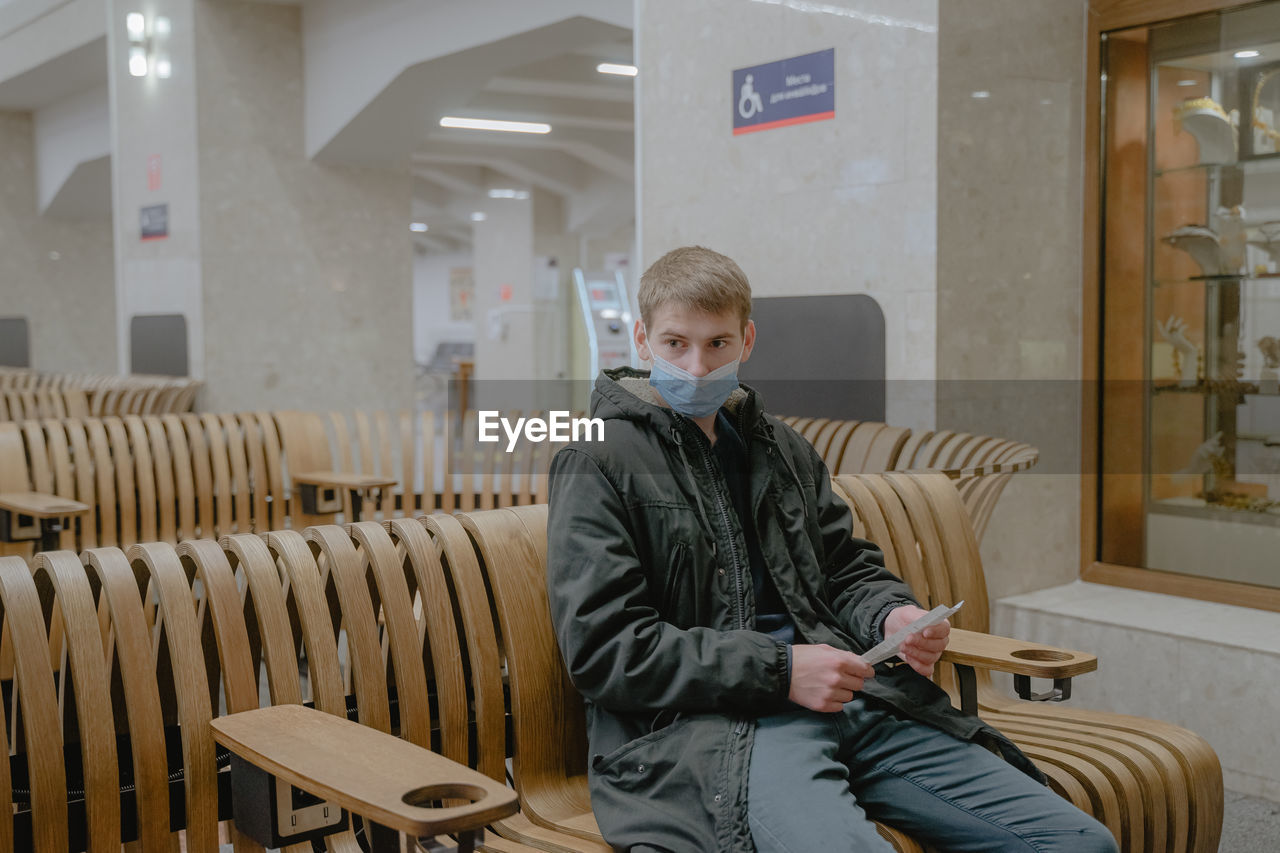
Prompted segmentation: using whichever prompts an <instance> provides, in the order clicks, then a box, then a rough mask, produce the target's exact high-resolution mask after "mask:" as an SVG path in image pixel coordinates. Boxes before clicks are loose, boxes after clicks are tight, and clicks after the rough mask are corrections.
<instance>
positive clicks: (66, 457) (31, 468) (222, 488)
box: [0, 412, 289, 550]
mask: <svg viewBox="0 0 1280 853" xmlns="http://www.w3.org/2000/svg"><path fill="white" fill-rule="evenodd" d="M0 457H3V459H4V461H5V464H4V465H3V472H4V473H3V474H0V477H3V478H4V482H6V483H8V485H6V486H5V488H6V489H12V490H21V491H26V490H33V491H37V492H44V493H47V494H55V495H58V496H60V497H65V498H69V499H72V500H76V501H80V502H81V503H84V504H87V505H88V506H89V507H90V513H89V514H88V515H86V516H84V517H82V518H81V519H80V521H79V524H78V533H77V532H76V530H75V529H68V530H66V531H63V533H62V535H61V547H64V548H68V549H71V550H82V549H84V548H93V547H99V546H102V545H119V546H122V547H128V546H129V545H132V544H134V543H135V542H151V541H161V542H169V543H171V544H176V543H177V542H179V541H181V540H183V539H186V538H194V537H197V536H204V537H217V536H220V535H227V534H231V533H237V532H249V531H258V532H263V531H266V530H270V529H277V528H281V527H284V526H286V522H287V519H288V517H289V515H288V512H289V500H288V494H287V492H286V490H285V478H284V474H283V470H282V464H281V460H282V452H281V447H280V440H279V437H278V435H277V432H276V427H275V423H274V421H273V420H272V419H271V417H270V416H269V415H267V414H265V413H256V412H244V413H239V414H224V415H213V414H205V415H194V414H184V415H172V414H170V415H147V416H138V415H126V416H125V417H123V418H117V417H105V418H60V419H52V418H51V419H46V420H42V421H36V420H27V421H23V422H21V423H18V424H0ZM24 481H25V482H24Z"/></svg>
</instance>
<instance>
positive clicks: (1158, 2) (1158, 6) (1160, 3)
mask: <svg viewBox="0 0 1280 853" xmlns="http://www.w3.org/2000/svg"><path fill="white" fill-rule="evenodd" d="M1252 5H1256V2H1243V3H1242V2H1240V0H1090V3H1089V10H1088V19H1089V20H1088V25H1089V26H1088V36H1087V38H1088V43H1087V45H1086V49H1087V62H1088V69H1087V74H1086V78H1085V169H1084V179H1085V188H1084V189H1085V206H1084V211H1085V222H1084V266H1083V269H1084V282H1083V294H1084V304H1083V306H1082V313H1081V319H1082V326H1083V334H1084V341H1083V343H1084V346H1083V348H1082V352H1083V364H1082V370H1083V373H1082V375H1083V376H1084V377H1086V381H1089V380H1097V383H1096V386H1095V387H1096V388H1097V393H1092V394H1085V395H1083V398H1082V406H1081V439H1082V441H1081V472H1080V473H1081V484H1080V500H1081V504H1080V519H1081V523H1080V561H1081V565H1080V577H1081V579H1082V580H1085V581H1089V582H1092V583H1102V584H1110V585H1112V586H1122V587H1128V588H1130V589H1139V590H1147V591H1151V592H1163V593H1168V594H1171V595H1178V596H1183V597H1186V598H1194V599H1199V600H1201V601H1213V602H1219V603H1223V604H1235V605H1242V606H1246V607H1253V608H1257V609H1262V610H1272V611H1277V612H1280V589H1273V588H1270V587H1263V586H1255V585H1252V584H1243V583H1236V582H1232V581H1222V580H1214V579H1211V578H1200V577H1195V576H1192V575H1183V574H1177V573H1173V572H1163V571H1158V570H1155V569H1145V568H1140V567H1138V566H1134V565H1117V564H1114V563H1103V562H1101V561H1099V559H1098V556H1099V553H1100V551H1099V546H1100V538H1099V537H1100V534H1101V531H1100V515H1101V513H1102V512H1104V511H1107V510H1108V509H1109V508H1108V507H1106V506H1105V505H1104V504H1103V500H1104V496H1103V495H1102V494H1101V489H1100V486H1101V481H1100V474H1099V470H1098V465H1099V461H1100V458H1101V453H1100V451H1101V446H1102V445H1101V443H1102V441H1103V439H1104V436H1103V434H1102V428H1101V423H1100V421H1099V416H1100V412H1101V391H1102V387H1103V386H1102V384H1101V383H1102V382H1104V381H1105V380H1107V379H1108V378H1111V379H1120V378H1126V379H1127V378H1129V376H1130V375H1132V374H1133V371H1134V370H1135V368H1136V371H1137V372H1136V376H1137V377H1138V378H1144V373H1143V371H1144V361H1143V358H1144V357H1143V353H1142V351H1141V347H1142V346H1144V340H1145V339H1144V335H1143V329H1142V324H1143V323H1144V322H1145V320H1144V316H1145V308H1144V306H1143V305H1141V304H1140V305H1138V306H1136V309H1137V310H1132V309H1133V308H1134V306H1124V305H1113V306H1112V307H1113V308H1115V309H1116V310H1117V312H1118V313H1123V316H1130V317H1133V318H1134V322H1136V323H1137V324H1138V328H1137V333H1136V334H1135V335H1133V336H1131V337H1132V338H1133V339H1134V340H1135V341H1136V342H1137V345H1136V346H1135V347H1133V348H1127V349H1126V351H1121V352H1108V357H1107V361H1106V364H1105V365H1104V363H1103V360H1102V358H1101V353H1102V343H1103V341H1102V305H1101V299H1102V297H1103V293H1102V276H1103V271H1104V268H1107V267H1111V266H1112V265H1115V264H1124V263H1125V262H1126V259H1123V258H1117V257H1115V256H1114V253H1113V256H1111V257H1106V258H1104V257H1103V254H1102V240H1101V237H1102V233H1101V226H1102V221H1103V216H1102V213H1103V211H1102V204H1103V203H1104V197H1103V192H1102V190H1103V186H1102V181H1103V179H1104V175H1103V169H1102V157H1103V146H1104V141H1103V138H1102V132H1103V127H1102V86H1101V72H1102V53H1101V43H1102V39H1101V37H1102V34H1103V33H1106V32H1113V31H1116V30H1123V29H1129V28H1133V27H1140V26H1149V25H1152V24H1157V23H1161V22H1163V21H1169V20H1173V19H1176V18H1185V17H1190V16H1193V15H1202V14H1207V13H1211V12H1222V11H1226V10H1230V9H1239V8H1243V7H1246V6H1252ZM1141 120H1142V123H1143V127H1144V128H1145V124H1146V114H1145V111H1142V118H1141ZM1144 152H1145V147H1144ZM1144 156H1145V155H1144ZM1143 174H1144V181H1145V167H1144V172H1143ZM1138 198H1139V199H1140V200H1141V202H1142V203H1143V205H1144V206H1145V203H1146V189H1145V183H1144V186H1143V189H1142V191H1141V192H1140V194H1139V195H1138ZM1141 221H1142V222H1143V223H1144V226H1143V227H1144V228H1145V215H1144V216H1143V217H1141ZM1139 245H1143V252H1144V253H1145V252H1146V251H1147V249H1146V247H1145V231H1144V232H1143V237H1142V242H1141V243H1139ZM1131 261H1132V259H1130V260H1129V262H1131ZM1135 358H1136V359H1137V361H1136V363H1135V361H1134V359H1135ZM1104 367H1105V369H1106V373H1105V374H1104V372H1103V370H1104ZM1142 405H1143V402H1142V400H1141V396H1140V395H1137V400H1136V402H1131V403H1129V404H1126V405H1125V406H1124V407H1122V409H1121V411H1120V412H1119V413H1118V414H1119V416H1120V417H1121V418H1122V419H1124V421H1125V422H1126V423H1128V426H1127V427H1122V429H1127V430H1129V431H1132V430H1133V429H1134V428H1135V427H1136V429H1138V430H1139V436H1140V431H1141V429H1142V418H1143V417H1144V416H1143V413H1142V412H1141V410H1140V407H1141V406H1142ZM1134 406H1137V407H1139V408H1138V409H1137V410H1135V409H1134V408H1133V407H1134ZM1113 408H1114V407H1113ZM1112 414H1113V415H1114V414H1116V413H1114V412H1113V413H1112ZM1135 416H1136V417H1137V419H1138V420H1137V423H1136V425H1135V424H1134V423H1132V420H1133V418H1134V417H1135ZM1130 449H1131V448H1130ZM1112 476H1120V477H1127V478H1131V479H1132V482H1128V483H1124V482H1117V483H1112V484H1111V486H1110V488H1111V489H1115V488H1116V487H1117V486H1118V487H1119V488H1121V489H1129V490H1132V489H1134V488H1137V489H1141V488H1142V485H1141V478H1142V475H1137V474H1135V475H1112ZM1110 493H1111V492H1110V491H1109V494H1110ZM1120 511H1123V510H1122V509H1121V510H1120ZM1139 522H1140V519H1139Z"/></svg>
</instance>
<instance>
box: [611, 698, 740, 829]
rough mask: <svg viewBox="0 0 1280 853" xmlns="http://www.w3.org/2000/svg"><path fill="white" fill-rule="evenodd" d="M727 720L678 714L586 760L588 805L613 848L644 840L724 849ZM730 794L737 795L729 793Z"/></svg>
mask: <svg viewBox="0 0 1280 853" xmlns="http://www.w3.org/2000/svg"><path fill="white" fill-rule="evenodd" d="M728 725H729V724H728V722H727V721H726V720H725V718H724V717H720V716H718V715H711V714H681V715H680V716H678V717H677V718H676V719H675V720H674V721H673V722H672V723H670V724H669V725H667V726H665V727H663V728H661V729H658V730H657V731H653V732H650V733H648V734H646V735H642V736H640V737H638V738H636V739H635V740H632V741H629V742H628V743H626V744H624V745H623V746H621V747H619V748H618V749H615V750H613V751H612V752H610V753H608V754H607V755H597V756H595V757H594V758H593V759H592V762H591V773H590V783H591V806H592V810H593V811H594V812H595V816H596V820H597V822H598V824H599V826H600V830H601V832H602V833H603V834H604V837H605V840H606V841H608V842H609V843H610V844H611V845H613V846H614V847H615V848H621V849H624V850H625V849H628V848H630V847H632V846H633V845H636V844H647V845H650V846H654V847H658V848H660V849H665V850H674V851H679V853H693V851H697V853H702V851H708V850H722V849H724V848H723V846H722V845H720V844H719V843H718V841H717V833H716V824H717V815H718V813H719V812H720V811H721V808H722V804H724V805H728V802H727V800H725V796H724V793H723V792H722V791H721V785H722V784H723V781H724V780H723V779H722V778H721V777H722V775H723V768H724V760H725V753H724V749H725V739H726V736H727V733H728V731H727V730H728ZM735 795H736V794H735Z"/></svg>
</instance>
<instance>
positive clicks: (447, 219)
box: [0, 0, 634, 250]
mask: <svg viewBox="0 0 1280 853" xmlns="http://www.w3.org/2000/svg"><path fill="white" fill-rule="evenodd" d="M6 2H11V0H0V6H3V5H4V4H5V3H6ZM255 2H260V3H291V4H294V5H301V6H302V7H303V14H304V15H306V14H307V7H308V3H307V2H300V0H255ZM454 8H455V9H456V8H457V7H454ZM463 8H466V7H463ZM632 50H633V48H632V38H631V32H630V31H629V30H628V29H626V28H624V27H621V26H618V25H616V24H613V23H607V22H604V21H600V20H596V19H593V18H588V17H581V16H579V17H571V18H566V19H564V20H561V21H558V22H556V23H554V24H551V25H548V26H543V27H539V28H537V29H533V30H529V31H526V32H522V33H519V34H517V35H513V36H510V37H508V38H502V39H499V40H497V41H493V42H489V43H487V44H481V45H479V46H476V47H473V48H470V49H468V50H463V51H460V52H457V53H454V54H450V55H446V56H441V57H438V58H435V59H431V60H428V61H426V62H421V63H419V64H417V65H414V66H411V67H409V68H406V69H405V70H404V71H403V72H402V73H400V74H399V76H398V77H396V79H394V80H392V81H391V83H390V84H389V85H387V86H386V87H385V88H383V89H382V91H380V92H378V93H377V95H376V96H375V97H373V98H372V100H370V101H369V102H368V103H367V104H366V105H365V106H364V108H363V109H361V110H360V111H359V112H358V113H357V115H356V116H355V118H354V119H352V120H351V121H350V122H349V123H347V125H346V126H344V127H343V128H342V129H341V131H339V132H338V133H337V134H336V135H335V136H334V137H333V139H332V140H330V141H329V142H328V143H327V144H326V145H324V147H323V149H322V150H321V151H320V152H319V153H318V154H317V160H320V161H322V162H358V163H364V164H368V165H381V166H393V167H397V168H398V167H403V165H404V164H406V163H407V164H408V166H409V168H410V170H411V172H412V174H413V176H414V177H413V180H414V211H413V212H414V216H415V218H419V219H420V220H421V221H425V222H427V223H428V224H429V226H430V230H429V232H428V233H427V234H425V235H418V236H417V238H416V239H417V240H418V242H419V244H420V246H421V247H423V248H427V249H430V250H457V249H458V248H461V247H465V246H466V245H468V244H469V242H470V232H471V223H470V219H469V214H470V212H471V211H472V210H474V202H475V200H476V199H478V198H480V197H483V196H484V195H485V193H486V191H487V190H488V189H490V188H493V187H511V188H518V189H531V190H532V189H537V190H541V191H545V192H549V193H553V194H555V195H557V196H560V197H561V198H562V199H563V200H564V202H565V204H564V209H565V210H566V211H567V212H568V214H569V218H570V220H571V221H574V222H575V223H576V226H577V230H578V231H579V232H580V233H582V234H587V235H589V233H590V232H591V231H592V229H605V228H609V229H610V231H609V233H612V229H616V227H618V225H619V224H621V225H625V224H626V223H627V222H628V221H629V220H630V219H632V218H633V216H634V202H633V199H634V191H633V188H632V184H633V182H634V141H633V140H634V120H633V115H634V112H633V98H632V91H633V88H634V80H633V79H632V78H628V77H617V76H611V75H604V74H600V73H598V72H597V71H596V70H595V67H596V65H597V64H598V63H600V62H621V63H628V62H631V61H632ZM106 69H107V55H106V38H105V36H104V37H101V38H97V39H94V40H93V41H91V42H89V43H87V44H83V45H81V46H79V47H76V48H74V49H71V50H68V51H67V52H64V53H62V54H61V55H59V56H56V57H53V58H51V59H49V60H48V61H46V62H44V63H42V64H40V65H39V66H37V67H34V68H32V69H31V70H29V71H26V72H25V73H21V74H18V75H17V76H14V77H12V78H10V79H8V80H2V81H0V110H19V111H34V110H37V109H39V108H41V107H43V106H47V105H49V104H51V103H56V102H58V101H60V100H62V99H65V98H67V97H69V96H71V95H74V94H76V93H79V92H83V91H84V90H86V89H89V88H92V87H94V86H100V85H101V84H102V81H103V80H104V79H105V77H106ZM449 114H453V115H468V116H478V117H485V118H500V119H515V120H532V121H544V122H547V123H549V124H551V125H552V128H553V129H552V131H551V133H549V134H546V135H541V136H533V135H527V134H510V133H494V132H483V131H465V130H452V129H445V128H441V127H439V124H438V122H439V118H440V116H442V115H449ZM108 171H109V170H108ZM103 173H104V166H103V164H102V163H92V164H84V168H83V169H77V170H76V171H75V173H74V175H73V177H72V179H71V181H72V182H74V185H69V186H67V187H65V188H64V189H63V190H62V191H60V193H59V196H60V197H59V203H58V204H55V205H52V206H51V208H50V213H51V214H54V215H68V216H86V215H104V211H105V212H106V213H105V215H109V211H110V185H109V181H104V180H103V179H102V176H103ZM99 195H101V196H102V198H101V199H97V200H96V201H95V199H96V197H97V196H99Z"/></svg>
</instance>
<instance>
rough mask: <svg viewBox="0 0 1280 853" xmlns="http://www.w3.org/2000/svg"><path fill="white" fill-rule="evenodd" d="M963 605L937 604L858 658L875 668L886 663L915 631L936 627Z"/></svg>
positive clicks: (962, 603) (960, 602) (957, 603)
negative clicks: (931, 626)
mask: <svg viewBox="0 0 1280 853" xmlns="http://www.w3.org/2000/svg"><path fill="white" fill-rule="evenodd" d="M963 605H964V602H963V601H958V602H956V605H955V606H954V607H948V606H947V605H945V604H939V605H938V606H937V607H935V608H933V609H932V610H930V611H929V612H928V613H926V614H925V615H923V616H921V617H920V618H919V619H917V620H916V621H914V622H912V623H911V624H910V625H903V626H902V627H901V628H899V629H898V630H896V631H894V632H893V633H892V634H890V635H889V636H887V637H885V638H884V640H883V641H882V642H880V643H877V644H876V645H875V646H874V647H872V648H870V649H868V650H867V651H865V652H863V653H862V654H861V655H860V657H861V658H862V659H863V660H864V661H866V662H867V663H869V664H871V665H872V666H875V665H876V664H878V663H882V662H884V661H887V660H888V659H889V658H891V657H893V656H894V655H896V654H897V653H898V651H899V650H900V649H901V648H902V641H903V640H905V639H906V638H907V637H909V636H911V635H912V634H914V633H916V632H917V631H923V630H924V629H925V628H928V627H929V626H930V625H937V624H938V623H939V622H941V621H942V620H943V619H946V618H947V617H948V616H950V615H951V614H952V613H955V612H956V611H957V610H959V609H960V608H961V607H962V606H963Z"/></svg>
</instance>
